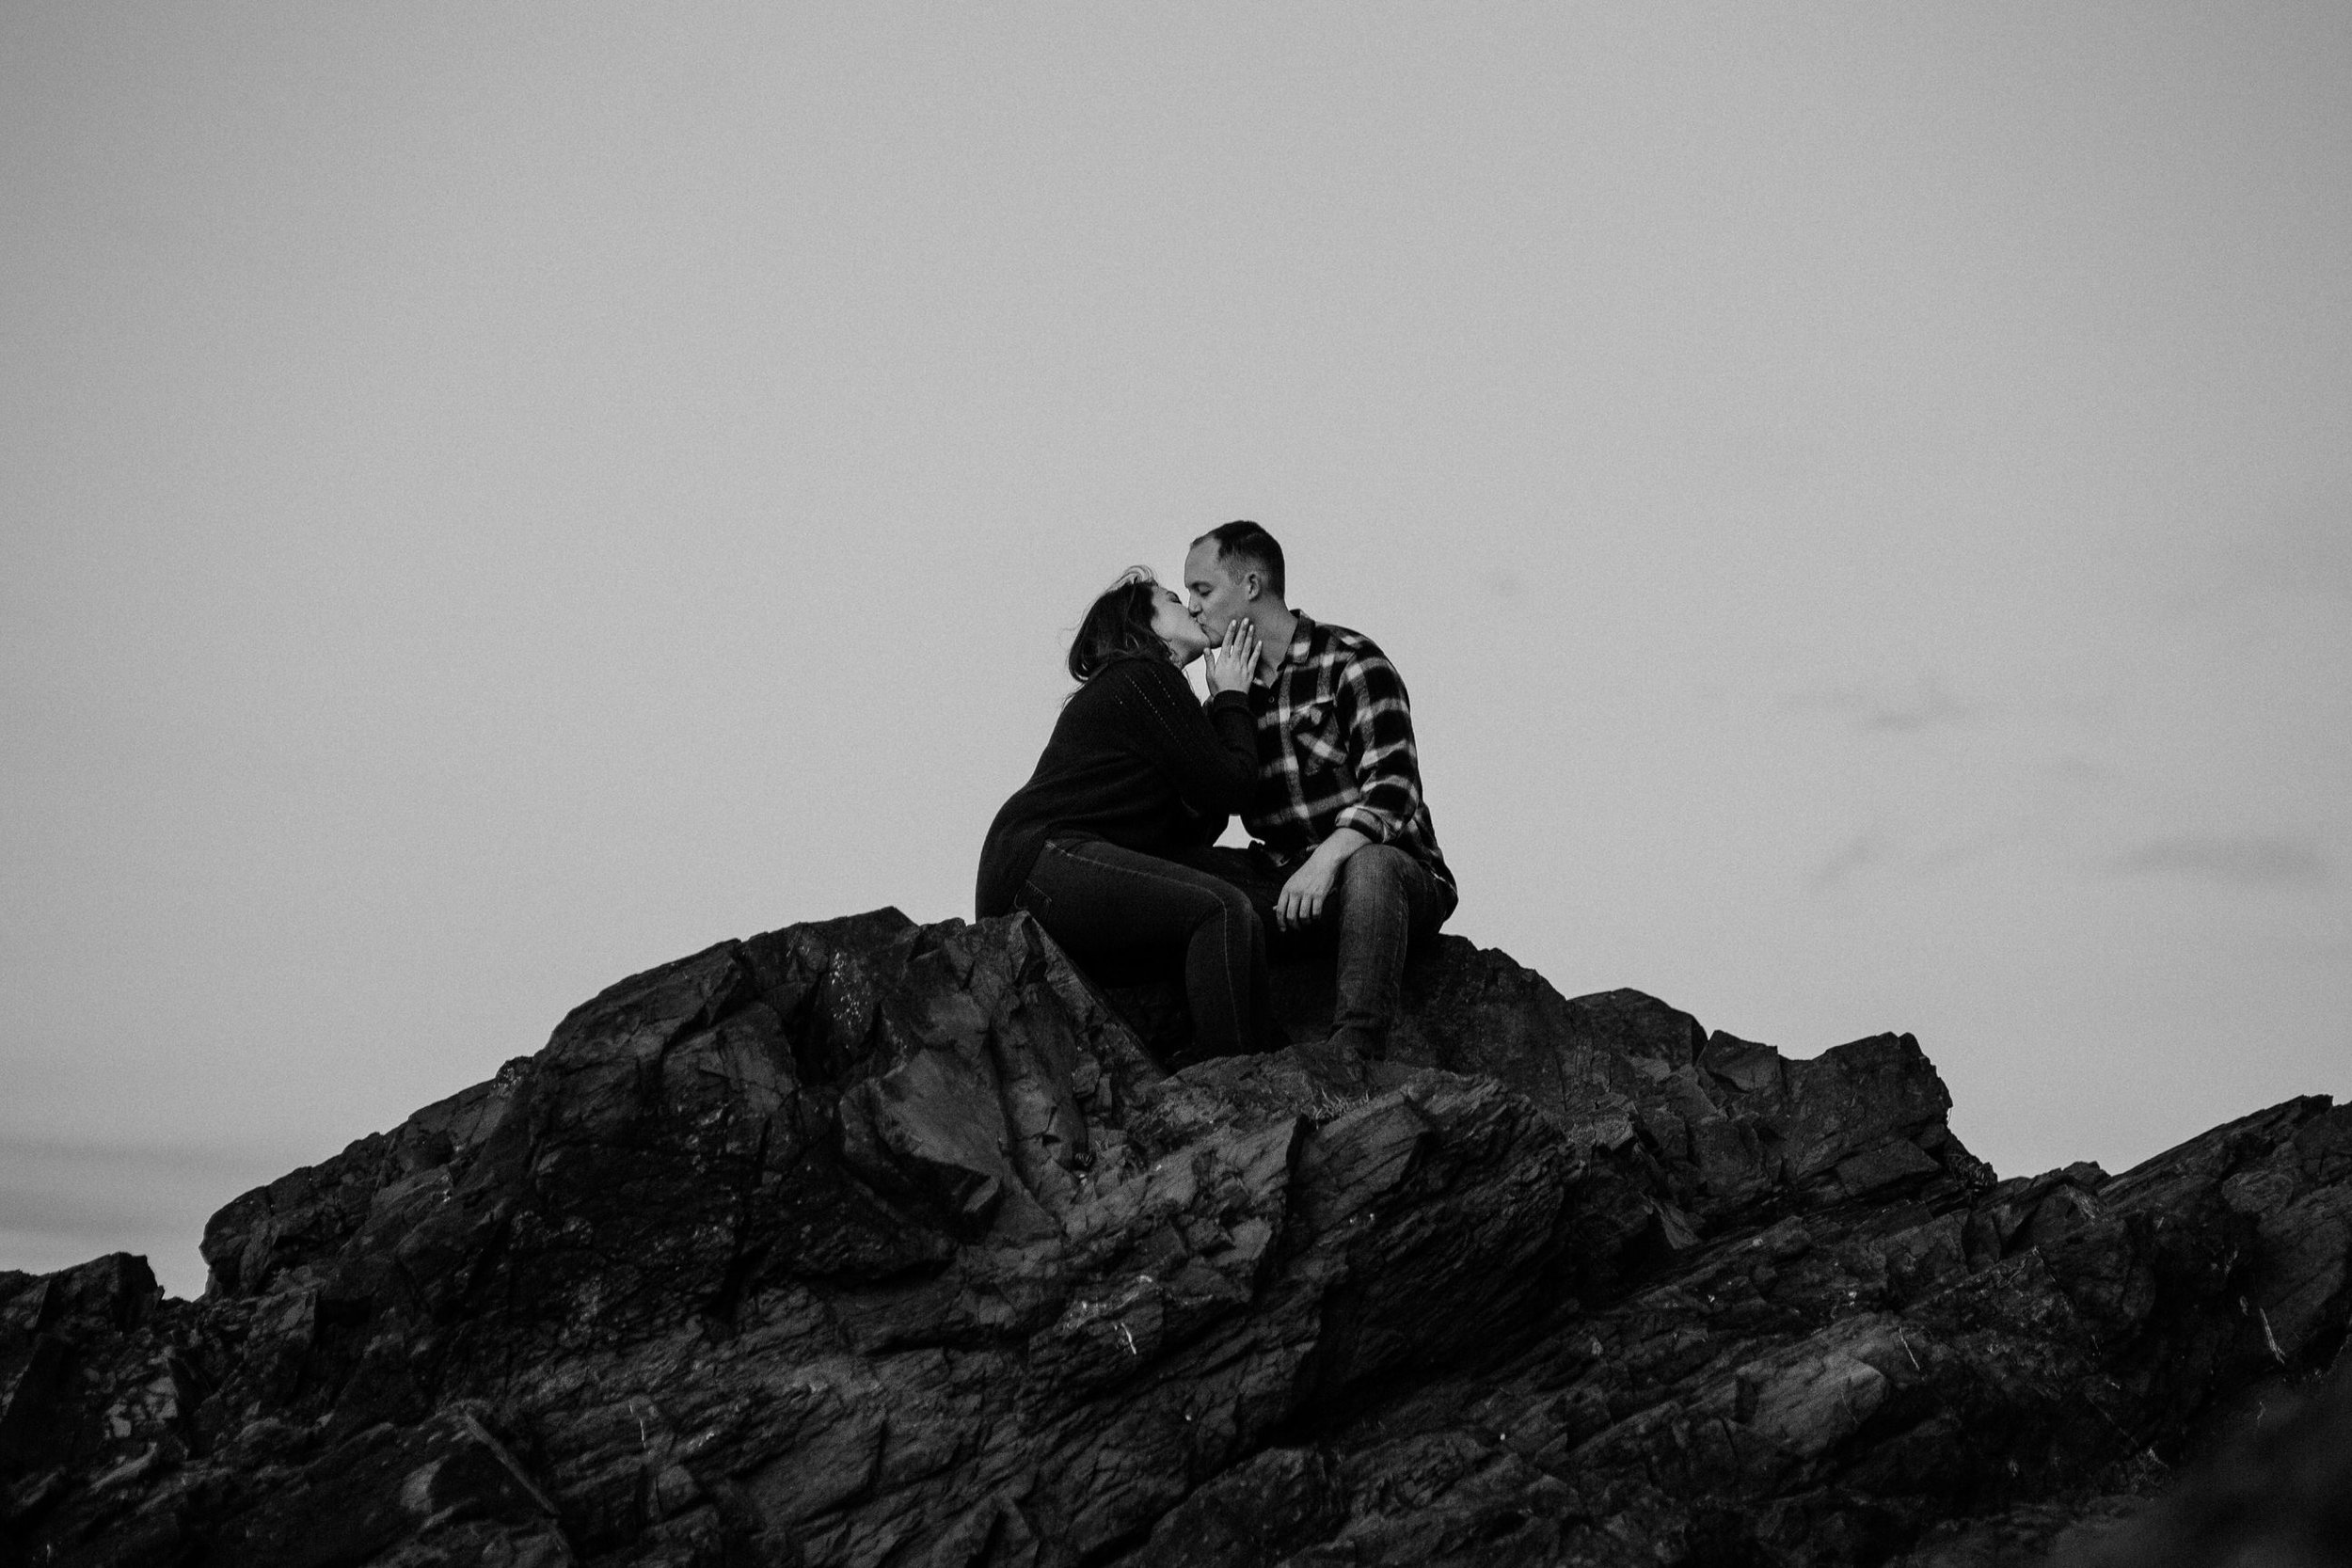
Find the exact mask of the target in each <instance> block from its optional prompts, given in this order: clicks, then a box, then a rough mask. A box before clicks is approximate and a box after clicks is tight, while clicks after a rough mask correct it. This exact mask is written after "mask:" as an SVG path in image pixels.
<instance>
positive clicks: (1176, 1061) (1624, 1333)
mask: <svg viewBox="0 0 2352 1568" xmlns="http://www.w3.org/2000/svg"><path fill="white" fill-rule="evenodd" d="M1408 992H1409V994H1408V1005H1409V1007H1410V1010H1411V1015H1412V1016H1411V1022H1410V1025H1409V1027H1407V1028H1406V1030H1404V1031H1403V1032H1402V1034H1401V1036H1400V1037H1399V1039H1398V1040H1397V1041H1396V1042H1395V1045H1394V1052H1393V1058H1394V1059H1392V1060H1390V1061H1386V1062H1382V1063H1379V1064H1375V1066H1374V1067H1373V1069H1371V1071H1370V1072H1369V1074H1357V1073H1351V1072H1347V1071H1345V1070H1343V1068H1344V1064H1335V1063H1332V1062H1328V1061H1326V1060H1325V1059H1323V1057H1322V1056H1321V1055H1319V1053H1317V1052H1316V1051H1315V1050H1314V1049H1313V1048H1312V1047H1311V1046H1298V1047H1294V1048H1292V1049H1288V1050H1284V1051H1280V1052H1277V1053H1272V1054H1268V1055H1264V1056H1256V1057H1248V1058H1231V1059H1223V1060H1210V1061H1201V1062H1192V1063H1189V1064H1188V1065H1187V1063H1186V1061H1185V1058H1184V1028H1183V1021H1182V1019H1181V1015H1180V1012H1179V1011H1178V1010H1176V1009H1175V1008H1174V1007H1173V1006H1171V1001H1170V993H1169V992H1168V990H1167V989H1166V988H1165V987H1159V988H1155V987H1153V986H1152V985H1149V984H1145V985H1140V986H1130V987H1124V988H1120V989H1118V990H1102V989H1098V988H1097V987H1096V986H1095V985H1094V984H1092V983H1091V982H1089V980H1088V979H1087V978H1086V977H1084V976H1082V975H1081V974H1078V973H1077V972H1076V971H1075V970H1074V969H1073V968H1072V967H1071V966H1070V964H1069V963H1068V962H1067V961H1066V960H1065V959H1064V958H1063V957H1062V956H1061V955H1060V954H1059V953H1058V951H1057V950H1056V949H1055V948H1054V947H1053V946H1052V944H1051V943H1050V942H1047V941H1046V940H1045V939H1044V938H1043V937H1042V936H1041V934H1040V933H1039V932H1038V930H1037V929H1036V928H1035V927H1033V926H1032V925H1030V924H1029V923H1028V922H1027V921H1026V919H1025V917H1019V916H1016V917H1013V918H1010V919H1007V920H996V921H987V922H982V923H980V924H978V925H974V926H967V925H964V924H962V923H961V922H950V923H947V924H946V925H941V926H930V927H917V926H914V925H913V924H911V923H910V922H908V921H906V920H905V919H904V918H903V917H901V916H899V915H898V914H897V913H896V912H895V911H880V912H877V913H875V914H870V915H864V916H858V917H854V918H851V919H846V920H839V921H833V922H828V923H825V924H821V925H814V926H803V927H790V928H787V929H786V930H782V931H777V932H773V933H771V934H769V935H766V936H762V937H756V938H753V939H750V940H748V941H745V942H728V943H724V944H723V945H721V946H718V947H715V948H712V949H710V950H709V951H707V952H705V953H701V954H697V955H695V956H694V957H692V958H686V959H683V960H681V961H679V962H677V963H674V964H670V965H667V966H665V967H663V968H661V969H659V970H655V971H652V972H650V973H648V974H642V975H638V976H636V977H634V978H632V979H630V980H627V981H624V982H623V983H621V984H620V985H618V986H615V987H613V988H612V990H608V991H606V992H605V993H604V994H603V995H601V996H598V997H596V999H595V1000H594V1001H592V1002H589V1003H587V1004H586V1005H584V1006H581V1007H580V1008H579V1009H577V1010H576V1011H575V1012H574V1013H573V1014H572V1015H571V1016H570V1017H569V1018H567V1019H565V1020H564V1022H563V1024H562V1025H561V1026H559V1027H558V1028H557V1030H556V1032H555V1035H554V1037H553V1038H552V1039H551V1040H550V1041H549V1042H548V1046H547V1048H546V1049H545V1050H543V1051H541V1052H540V1053H538V1054H537V1055H535V1056H532V1057H529V1058H526V1059H519V1060H516V1061H514V1062H510V1063H508V1064H507V1066H506V1067H505V1068H504V1069H501V1071H500V1072H499V1074H498V1075H497V1076H496V1077H495V1078H493V1079H492V1080H490V1081H489V1082H488V1083H485V1084H482V1085H476V1086H475V1087H473V1088H470V1089H468V1090H466V1091H464V1092H463V1093H461V1094H458V1095H456V1096H454V1097H453V1098H452V1099H450V1100H447V1101H442V1102H441V1103H439V1104H437V1105H434V1106H430V1107H427V1108H426V1109H425V1110H423V1111H421V1112H419V1113H418V1114H417V1115H416V1116H414V1117H410V1118H409V1120H408V1121H407V1122H405V1123H404V1124H403V1125H402V1126H401V1127H400V1128H398V1129H397V1130H395V1131H393V1132H389V1133H384V1134H380V1135H377V1136H373V1137H369V1138H365V1139H362V1140H360V1141H359V1142H358V1143H357V1144H354V1145H353V1146H352V1147H351V1148H348V1149H346V1150H345V1151H344V1152H343V1153H342V1154H341V1155H339V1156H337V1157H336V1158H335V1159H333V1160H330V1161H327V1162H326V1163H325V1164H320V1165H317V1166H313V1167H310V1168H308V1169H305V1170H299V1171H295V1172H294V1173H292V1174H290V1175H288V1176H286V1177H284V1178H282V1179H280V1180H278V1181H276V1182H273V1183H272V1184H271V1185H269V1186H267V1187H265V1188H262V1189H260V1190H258V1191H256V1192H253V1193H249V1194H246V1196H244V1197H241V1198H239V1199H238V1200H237V1201H235V1202H234V1203H232V1204H230V1206H229V1207H228V1208H227V1209H225V1210H223V1211H222V1212H220V1213H219V1214H218V1215H216V1216H215V1218H214V1220H213V1222H212V1224H211V1226H210V1227H209V1228H208V1231H207V1233H206V1236H205V1242H204V1254H205V1257H206V1259H208V1261H209V1262H210V1264H211V1266H212V1271H213V1277H212V1284H211V1288H210V1289H209V1290H208V1291H207V1292H206V1294H205V1296H204V1298H203V1299H202V1300H200V1301H198V1302H192V1303H191V1302H180V1301H167V1300H163V1299H162V1298H161V1297H160V1295H159V1293H158V1292H157V1291H155V1289H154V1285H153V1280H152V1278H151V1275H149V1274H148V1272H147V1270H146V1267H145V1265H144V1263H142V1262H141V1261H140V1260H138V1259H131V1258H123V1257H116V1258H110V1259H100V1260H99V1261H97V1262H94V1263H90V1264H86V1265H83V1266H82V1267H81V1268H79V1269H73V1270H69V1271H66V1272H64V1273H62V1274H57V1275H46V1276H41V1277H32V1276H27V1275H0V1393H4V1397H5V1407H4V1409H0V1541H5V1543H6V1545H5V1547H4V1548H0V1557H4V1559H5V1560H6V1561H8V1562H10V1563H41V1564H50V1563H59V1564H63V1563H91V1564H100V1563H103V1564H119V1565H124V1568H130V1565H135V1564H157V1565H161V1564H186V1563H204V1564H222V1565H230V1564H246V1563H250V1564H273V1565H283V1564H292V1565H299V1568H329V1565H338V1564H352V1565H357V1564H362V1563H375V1564H384V1565H392V1564H401V1565H422V1564H428V1563H450V1564H456V1563H468V1564H470V1563H516V1564H521V1563H543V1564H552V1563H563V1562H590V1563H612V1564H620V1563H632V1564H635V1563H644V1564H652V1563H674V1564H681V1565H683V1564H714V1565H715V1564H741V1563H778V1564H819V1563H823V1564H834V1563H839V1564H859V1565H883V1564H888V1565H900V1564H904V1565H915V1564H928V1565H937V1568H975V1565H981V1564H996V1565H1016V1564H1018V1565H1063V1564H1079V1563H1087V1564H1095V1563H1124V1564H1134V1565H1137V1568H1141V1565H1146V1564H1150V1565H1170V1568H1172V1565H1177V1564H1200V1565H1208V1564H1218V1565H1242V1564H1273V1563H1277V1562H1295V1563H1299V1564H1307V1563H1389V1562H1394V1563H1405V1562H1414V1563H1421V1562H1449V1561H1458V1562H1464V1563H1471V1562H1475V1563H1504V1562H1528V1563H1535V1562H1577V1563H1611V1564H1614V1563H1624V1564H1632V1563H1643V1564H1655V1563H1673V1562H1687V1563H1693V1564H1700V1563H1724V1564H1728V1563H1776V1562H1788V1563H1874V1562H1882V1561H1887V1560H1896V1559H1902V1560H1908V1561H1911V1562H1914V1563H1918V1564H1927V1563H1937V1564H1953V1565H1957V1564H1962V1563H1976V1562H1986V1561H1994V1560H2002V1559H2001V1556H2000V1554H2002V1553H2004V1552H2016V1551H2023V1550H2032V1549H2039V1548H2040V1547H2041V1546H2042V1545H2044V1544H2048V1543H2049V1542H2052V1541H2055V1540H2058V1538H2059V1537H2060V1536H2061V1534H2062V1532H2063V1531H2064V1530H2065V1529H2066V1528H2069V1527H2075V1526H2079V1525H2080V1524H2081V1523H2082V1522H2083V1521H2085V1520H2090V1521H2094V1522H2095V1521H2099V1520H2105V1519H2110V1518H2117V1517H2122V1516H2123V1515H2124V1514H2126V1513H2129V1512H2130V1510H2131V1508H2132V1507H2133V1506H2134V1504H2135V1502H2136V1499H2137V1498H2139V1497H2143V1496H2145V1495H2148V1494H2150V1493H2151V1492H2153V1491H2154V1490H2155V1489H2157V1488H2158V1487H2159V1486H2160V1484H2161V1483H2162V1482H2163V1481H2164V1480H2165V1479H2166V1477H2167V1475H2168V1473H2169V1469H2170V1468H2171V1467H2172V1466H2173V1465H2177V1464H2178V1463H2179V1462H2180V1461H2181V1459H2182V1458H2183V1456H2184V1455H2186V1454H2190V1453H2193V1452H2194V1451H2196V1450H2197V1449H2199V1448H2200V1446H2201V1444H2203V1443H2204V1442H2206V1441H2207V1438H2208V1434H2209V1433H2212V1432H2213V1431H2215V1430H2217V1423H2219V1422H2220V1421H2221V1420H2222V1419H2223V1418H2225V1417H2226V1416H2227V1415H2229V1414H2230V1413H2231V1412H2232V1411H2233V1410H2235V1409H2236V1408H2238V1404H2239V1402H2241V1401H2243V1400H2246V1399H2248V1398H2250V1397H2253V1396H2254V1395H2255V1394H2256V1393H2257V1392H2258V1391H2261V1390H2265V1389H2269V1388H2273V1387H2276V1386H2279V1385H2280V1384H2282V1383H2286V1382H2291V1381H2294V1380H2296V1379H2298V1378H2304V1377H2308V1376H2309V1375H2311V1374H2312V1373H2314V1372H2315V1371H2316V1370H2318V1369H2320V1368H2322V1367H2324V1366H2325V1365H2326V1364H2327V1363H2328V1361H2330V1360H2331V1359H2332V1358H2333V1357H2334V1355H2335V1354H2336V1350H2337V1347H2338V1346H2339V1345H2340V1344H2341V1342H2342V1339H2343V1337H2344V1324H2345V1318H2346V1311H2347V1306H2348V1305H2352V1300H2348V1298H2352V1291H2348V1289H2347V1280H2346V1259H2347V1252H2348V1251H2352V1116H2348V1115H2347V1114H2346V1113H2345V1112H2343V1111H2338V1110H2335V1109H2332V1108H2331V1107H2330V1106H2329V1105H2328V1102H2327V1101H2323V1100H2298V1101H2290V1102H2288V1103H2287V1104H2284V1105H2280V1106H2278V1107H2275V1108H2273V1109H2272V1110H2269V1111H2266V1112H2264V1113H2262V1114H2260V1115H2258V1116H2255V1117H2249V1118H2246V1119H2245V1120H2243V1121H2239V1122H2235V1123H2233V1124H2231V1125H2230V1126H2227V1127H2223V1128H2219V1129H2217V1130H2216V1131H2214V1132H2210V1133H2207V1134H2205V1135H2204V1136H2203V1137H2201V1138H2199V1139H2196V1140H2194V1141H2192V1142H2191V1143H2189V1144H2186V1145H2185V1146H2183V1147H2182V1148H2178V1149H2175V1150H2172V1151H2171V1152H2169V1153H2168V1154H2166V1155H2163V1156H2161V1157H2159V1158H2158V1159H2156V1160H2154V1161H2151V1162H2150V1163H2149V1164H2146V1165H2144V1166H2142V1167H2140V1168H2139V1169H2137V1170H2135V1171H2132V1172H2129V1173H2126V1174H2125V1175H2123V1176H2121V1177H2115V1178H2109V1177H2107V1176H2106V1174H2105V1173H2103V1172H2101V1171H2099V1170H2098V1169H2097V1168H2096V1167H2093V1166H2089V1165H2076V1166H2072V1167H2069V1168H2067V1169H2065V1170H2061V1171H2054V1172H2050V1173H2047V1174H2045V1175H2042V1176H2039V1177H2034V1178H2031V1179H2029V1180H2009V1181H1996V1180H1994V1175H1993V1173H1992V1172H1991V1171H1989V1170H1988V1169H1986V1168H1985V1167H1984V1166H1983V1165H1982V1164H1980V1163H1979V1162H1978V1161H1977V1160H1975V1159H1974V1158H1972V1157H1971V1156H1970V1155H1969V1154H1968V1153H1967V1151H1966V1150H1965V1149H1964V1148H1962V1147H1961V1145H1960V1143H1959V1142H1958V1140H1957V1139H1955V1138H1954V1137H1953V1136H1952V1134H1951V1132H1950V1131H1949V1130H1948V1128H1947V1125H1946V1121H1945V1116H1946V1112H1947V1109H1948V1100H1947V1096H1946V1093H1945V1090H1944V1086H1943V1085H1942V1083H1941V1082H1940V1081H1939V1079H1938V1078H1937V1076H1936V1074H1935V1071H1934V1069H1933V1068H1932V1066H1931V1064H1930V1063H1929V1061H1928V1060H1927V1058H1926V1056H1925V1055H1924V1054H1922V1053H1921V1052H1920V1050H1919V1048H1918V1046H1917V1044H1916V1042H1915V1041H1914V1040H1912V1039H1911V1038H1910V1037H1908V1036H1881V1037H1874V1038H1871V1039H1867V1040H1860V1041H1856V1042H1854V1043H1852V1044H1851V1045H1846V1046H1840V1047H1838V1048H1836V1049H1835V1050H1832V1051H1829V1052H1826V1053H1822V1054H1820V1055H1819V1056H1817V1057H1814V1058H1812V1059H1810V1060H1791V1059H1789V1058H1787V1057H1784V1056H1782V1055H1780V1054H1779V1053H1777V1052H1775V1051H1773V1050H1772V1049H1771V1048H1769V1047H1766V1046H1762V1045H1758V1044H1755V1043H1753V1042H1749V1041H1745V1040H1740V1039H1737V1038H1734V1037H1730V1036H1727V1035H1724V1034H1721V1033H1716V1034H1711V1035H1710V1034H1708V1033H1706V1032H1705V1031H1703V1030H1702V1029H1701V1028H1700V1027H1699V1025H1698V1024H1697V1022H1695V1021H1693V1020H1692V1019H1691V1018H1690V1017H1689V1016H1688V1015H1687V1014H1684V1013H1680V1012H1677V1011H1676V1010H1675V1009H1673V1008H1671V1007H1668V1006H1664V1005H1663V1004H1661V1003H1659V1002H1656V1001H1653V1000H1652V999H1650V998H1648V997H1645V996H1641V995H1639V994H1637V993H1633V992H1629V991H1618V992H1611V993H1608V994H1605V995H1599V996H1590V997H1582V998H1578V999H1575V1000H1568V999H1564V998H1562V997H1561V996H1559V995H1558V994H1557V993H1556V992H1554V991H1553V990H1551V989H1550V988H1549V986H1547V985H1546V984H1545V983H1544V982H1543V981H1542V979H1541V978H1540V977H1538V976H1536V975H1534V974H1532V973H1530V972H1528V971H1526V970H1524V969H1521V968H1520V967H1518V965H1516V964H1514V963H1513V962H1512V961H1511V960H1510V959H1509V958H1505V957H1504V956H1502V954H1499V953H1495V952H1490V951H1482V950H1479V949H1476V948H1473V947H1471V946H1470V944H1468V943H1466V942H1460V941H1458V940H1453V939H1449V940H1448V941H1446V942H1442V943H1440V944H1439V945H1438V948H1437V949H1436V950H1435V951H1433V952H1431V953H1430V954H1427V955H1424V956H1423V957H1422V958H1418V959H1417V960H1416V964H1415V968H1414V972H1413V974H1412V976H1411V982H1410V985H1409V988H1408ZM1285 996H1286V1006H1287V1007H1288V1009H1289V1011H1290V1014H1291V1017H1292V1019H1293V1022H1295V1024H1296V1025H1297V1027H1298V1028H1299V1029H1300V1031H1301V1032H1302V1033H1303V1034H1310V1035H1311V1034H1312V1033H1313V1031H1314V1022H1315V1008H1316V1006H1317V998H1316V995H1315V987H1314V983H1313V980H1312V977H1311V975H1295V976H1292V977H1291V979H1290V981H1289V982H1288V983H1287V985H1286V990H1285Z"/></svg>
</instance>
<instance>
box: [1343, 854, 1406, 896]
mask: <svg viewBox="0 0 2352 1568" xmlns="http://www.w3.org/2000/svg"><path fill="white" fill-rule="evenodd" d="M1412 873H1413V857H1412V856H1410V855H1408V854H1406V852H1405V851H1404V850H1402V849H1400V848H1398V847H1396V846H1395V845H1393V844H1367V845H1365V846H1364V847H1362V848H1360V849H1359V850H1357V851H1356V852H1355V853H1354V854H1352V855H1350V856H1348V857H1347V859H1346V860H1344V861H1342V862H1341V863H1340V883H1341V885H1342V886H1343V887H1361V888H1382V889H1387V888H1398V889H1401V888H1403V887H1404V885H1405V879H1406V878H1407V877H1409V876H1411V875H1412Z"/></svg>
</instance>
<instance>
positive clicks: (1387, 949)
mask: <svg viewBox="0 0 2352 1568" xmlns="http://www.w3.org/2000/svg"><path fill="white" fill-rule="evenodd" d="M1445 915H1446V910H1445V906H1444V903H1443V900H1442V897H1441V895H1440V893H1439V890H1438V882H1437V879H1436V878H1434V877H1432V876H1430V875H1429V873H1428V871H1427V870H1426V869H1425V868H1424V867H1423V866H1422V863H1421V862H1419V861H1417V860H1415V859H1414V858H1413V857H1412V856H1411V855H1409V854H1406V852H1405V851H1404V850H1402V849H1399V848H1396V847H1393V846H1391V845H1386V844H1371V845H1366V846H1365V847H1363V848H1361V849H1359V850H1357V851H1356V852H1355V853H1354V854H1352V855H1350V856H1348V857H1347V859H1346V861H1345V862H1344V863H1342V864H1341V866H1340V875H1339V880H1338V883H1337V884H1336V885H1335V886H1334V887H1333V888H1332V890H1331V898H1330V900H1329V902H1328V903H1327V905H1326V906H1325V908H1324V911H1323V920H1324V923H1325V924H1327V925H1331V926H1336V927H1337V928H1338V937H1339V974H1338V991H1339V1005H1338V1006H1336V1007H1335V1008H1333V1010H1332V1014H1331V1038H1332V1040H1333V1041H1334V1042H1335V1043H1338V1044H1342V1045H1344V1046H1346V1047H1347V1048H1348V1049H1349V1050H1350V1051H1351V1052H1355V1053H1360V1054H1361V1055H1362V1056H1363V1057H1364V1058H1366V1059H1373V1058H1376V1057H1378V1056H1380V1055H1382V1054H1383V1053H1384V1052H1385V1051H1386V1048H1387V1046H1388V1041H1389V1028H1390V1025H1391V1024H1393V1023H1394V1022H1396V1015H1397V1014H1398V1012H1400V1011H1401V1010H1402V1009H1403V1006H1404V991H1405V955H1406V950H1407V948H1408V947H1409V946H1410V944H1411V942H1412V940H1413V938H1414V937H1416V936H1423V937H1425V936H1428V935H1431V934H1433V933H1434V932H1435V931H1436V930H1437V928H1438V926H1439V925H1440V924H1442V923H1443V921H1444V919H1445Z"/></svg>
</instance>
